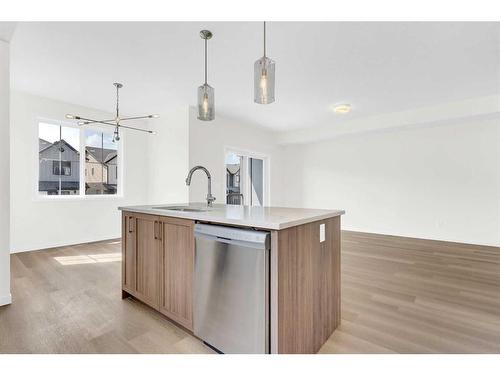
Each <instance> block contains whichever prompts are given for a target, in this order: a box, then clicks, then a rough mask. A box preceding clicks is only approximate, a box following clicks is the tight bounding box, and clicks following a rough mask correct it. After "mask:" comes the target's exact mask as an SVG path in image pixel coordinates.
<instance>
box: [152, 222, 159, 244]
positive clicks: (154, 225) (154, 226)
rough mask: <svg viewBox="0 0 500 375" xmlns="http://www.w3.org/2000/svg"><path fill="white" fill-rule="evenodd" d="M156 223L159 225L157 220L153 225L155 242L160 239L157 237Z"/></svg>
mask: <svg viewBox="0 0 500 375" xmlns="http://www.w3.org/2000/svg"><path fill="white" fill-rule="evenodd" d="M156 223H157V221H156V220H155V222H154V224H153V234H154V237H155V240H157V239H158V236H157V235H156Z"/></svg>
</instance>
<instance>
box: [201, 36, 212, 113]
mask: <svg viewBox="0 0 500 375" xmlns="http://www.w3.org/2000/svg"><path fill="white" fill-rule="evenodd" d="M212 35H213V34H212V32H211V31H208V30H201V31H200V37H201V39H203V40H205V83H204V84H203V85H201V86H200V87H198V120H202V121H212V120H213V119H214V118H215V103H214V102H215V98H214V97H215V92H214V88H213V87H211V86H210V85H209V84H208V83H207V42H208V39H210V38H212Z"/></svg>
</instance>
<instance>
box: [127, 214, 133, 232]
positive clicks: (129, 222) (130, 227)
mask: <svg viewBox="0 0 500 375" xmlns="http://www.w3.org/2000/svg"><path fill="white" fill-rule="evenodd" d="M133 221H134V218H133V217H131V216H129V217H128V232H129V233H132V232H133V231H134V229H133V226H132V222H133Z"/></svg>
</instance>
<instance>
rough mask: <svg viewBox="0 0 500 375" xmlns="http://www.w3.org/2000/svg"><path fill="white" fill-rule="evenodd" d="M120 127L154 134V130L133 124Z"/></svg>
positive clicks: (119, 126)
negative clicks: (133, 125) (135, 126)
mask: <svg viewBox="0 0 500 375" xmlns="http://www.w3.org/2000/svg"><path fill="white" fill-rule="evenodd" d="M114 126H116V125H114ZM118 128H125V129H131V130H137V131H139V132H144V133H150V134H154V131H153V130H147V129H141V128H134V127H132V126H125V125H118Z"/></svg>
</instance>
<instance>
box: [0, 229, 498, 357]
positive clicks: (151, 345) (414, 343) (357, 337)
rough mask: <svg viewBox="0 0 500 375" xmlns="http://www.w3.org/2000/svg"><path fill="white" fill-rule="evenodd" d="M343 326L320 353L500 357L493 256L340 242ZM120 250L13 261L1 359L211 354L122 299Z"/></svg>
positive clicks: (348, 238)
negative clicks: (34, 355) (8, 356)
mask: <svg viewBox="0 0 500 375" xmlns="http://www.w3.org/2000/svg"><path fill="white" fill-rule="evenodd" d="M342 237H343V238H342V323H341V325H340V327H339V328H338V329H337V330H336V331H335V332H334V334H333V335H332V336H331V337H330V339H329V340H328V341H327V342H326V343H325V345H324V346H323V347H322V349H321V351H320V353H490V352H494V353H500V249H499V248H492V247H484V246H471V245H462V244H451V243H445V242H438V241H426V240H415V239H408V238H401V237H392V236H382V235H372V234H362V233H354V232H343V234H342ZM120 251H121V249H120V243H119V241H104V242H99V243H93V244H82V245H77V246H67V247H61V248H57V249H50V250H42V251H35V252H28V253H20V254H14V255H12V256H11V264H12V295H13V300H14V303H13V304H12V305H10V306H3V307H0V352H1V353H211V350H210V349H208V348H207V347H205V346H204V345H203V344H202V343H201V342H200V341H199V340H197V339H196V338H194V337H192V336H191V335H189V334H188V333H186V332H185V331H184V330H182V329H181V328H179V327H177V326H176V325H174V324H173V323H171V322H170V321H168V320H167V319H165V318H163V317H162V315H160V314H159V313H157V312H155V311H153V310H152V309H150V308H148V307H146V306H144V305H143V304H142V303H140V302H137V301H134V300H133V299H127V300H122V299H121V293H120V291H121V289H120V287H121V285H120V272H121V266H120V261H119V260H120Z"/></svg>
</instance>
